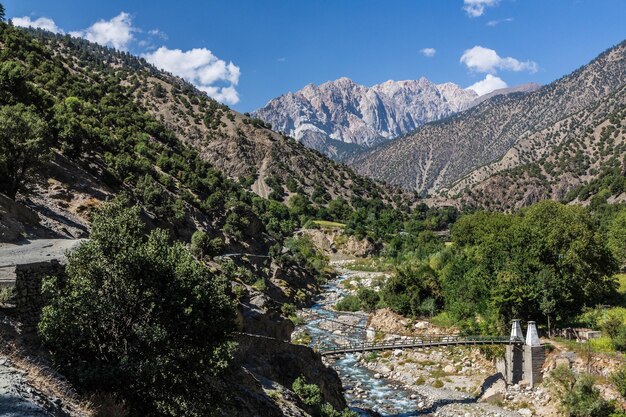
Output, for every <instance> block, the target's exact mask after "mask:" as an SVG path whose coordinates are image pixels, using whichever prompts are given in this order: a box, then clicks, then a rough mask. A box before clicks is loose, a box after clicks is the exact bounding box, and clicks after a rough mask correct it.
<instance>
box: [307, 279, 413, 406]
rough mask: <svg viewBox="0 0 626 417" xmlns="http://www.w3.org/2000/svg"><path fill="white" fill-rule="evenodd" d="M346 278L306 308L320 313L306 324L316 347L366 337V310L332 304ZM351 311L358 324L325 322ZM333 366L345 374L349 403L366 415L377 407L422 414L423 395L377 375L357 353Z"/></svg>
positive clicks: (344, 379) (338, 319)
mask: <svg viewBox="0 0 626 417" xmlns="http://www.w3.org/2000/svg"><path fill="white" fill-rule="evenodd" d="M343 279H345V277H339V278H338V279H336V280H334V281H332V282H330V283H329V284H328V285H326V286H325V287H324V290H325V291H324V293H323V294H322V295H321V296H320V297H319V299H318V301H317V302H316V303H315V304H314V305H313V306H312V307H311V308H310V309H305V310H303V313H304V315H305V316H307V313H309V314H311V313H314V314H315V315H317V318H314V319H312V320H309V319H307V323H306V324H305V325H304V326H302V328H304V329H305V330H306V331H307V332H308V333H309V334H310V335H311V346H312V347H320V346H329V345H330V346H332V345H337V344H341V343H347V342H348V341H362V340H365V338H366V330H365V326H366V324H367V315H366V314H353V313H349V314H346V313H341V312H337V311H335V310H333V308H332V307H333V305H334V304H335V303H336V302H337V301H338V300H339V299H341V297H342V296H344V295H345V293H344V291H343V290H342V289H341V288H339V286H338V284H340V283H341V281H342V280H343ZM347 315H349V316H350V317H349V318H350V322H351V324H354V325H356V326H358V327H348V326H341V325H339V324H338V323H332V322H325V320H327V319H330V320H336V321H341V322H345V319H346V316H347ZM314 317H315V316H314ZM333 329H335V330H336V329H341V334H337V332H335V333H333ZM331 366H332V367H333V369H335V370H336V371H337V373H338V374H339V376H340V377H341V380H342V383H343V386H344V388H345V390H346V392H345V393H344V395H345V397H346V400H347V402H348V405H349V406H350V408H351V409H353V410H354V411H357V412H359V413H360V414H361V415H362V416H369V415H370V414H368V413H367V412H365V411H364V410H365V409H370V410H374V411H376V412H378V413H380V414H382V415H383V416H386V417H392V416H394V417H400V416H416V415H419V412H418V411H417V409H418V405H417V404H418V403H419V402H420V399H419V398H418V399H415V400H411V399H410V396H411V395H412V394H413V395H414V393H412V392H410V391H408V390H406V389H404V388H403V387H401V386H399V385H396V384H393V383H392V382H390V381H387V380H384V379H376V378H374V375H375V374H374V372H372V371H370V370H369V369H367V368H366V367H364V366H362V365H360V364H359V363H358V361H357V356H356V355H355V354H349V355H343V356H341V357H339V358H337V360H335V361H333V362H332V364H331ZM357 387H358V388H360V390H362V391H361V392H360V393H359V392H357V390H356V388H357Z"/></svg>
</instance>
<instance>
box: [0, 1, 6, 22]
mask: <svg viewBox="0 0 626 417" xmlns="http://www.w3.org/2000/svg"><path fill="white" fill-rule="evenodd" d="M5 20H6V11H5V10H4V6H3V5H2V3H0V22H4V21H5Z"/></svg>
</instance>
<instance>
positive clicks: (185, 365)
mask: <svg viewBox="0 0 626 417" xmlns="http://www.w3.org/2000/svg"><path fill="white" fill-rule="evenodd" d="M139 213H140V209H139V207H128V206H127V205H126V204H125V201H124V200H123V199H117V200H115V201H114V202H112V203H108V204H105V205H104V206H103V207H102V208H101V209H100V210H99V211H98V212H96V213H95V215H94V218H93V223H92V232H91V237H90V240H89V242H86V243H84V244H83V245H82V246H81V247H79V248H78V249H77V250H76V251H75V252H74V253H72V254H71V255H70V256H69V259H68V266H67V280H66V282H65V283H63V285H61V281H59V280H58V278H54V277H53V278H49V279H46V280H45V282H44V285H43V288H44V291H45V292H46V293H47V294H48V296H49V297H50V300H51V301H50V305H48V306H46V307H44V309H43V311H42V318H41V322H40V323H39V334H40V336H41V338H42V340H43V342H44V344H45V346H46V347H47V348H49V349H50V351H51V354H52V358H53V361H54V364H55V365H56V366H57V367H58V368H59V369H60V370H61V371H62V372H63V373H64V375H65V376H66V377H68V378H69V379H70V380H72V381H73V382H74V383H76V384H77V385H78V386H79V387H81V389H83V390H84V391H87V392H90V391H98V392H103V393H113V394H116V395H117V396H119V397H120V398H121V399H122V400H124V401H125V403H126V404H127V406H128V408H129V410H130V411H131V415H158V416H180V415H186V416H198V417H199V416H206V415H209V414H211V413H212V412H214V410H215V409H216V407H218V406H219V404H220V403H221V401H222V399H220V398H217V395H216V394H215V392H216V391H215V390H214V389H212V380H211V378H210V377H208V376H211V375H212V376H215V375H218V374H219V373H220V372H222V371H223V370H225V369H226V367H227V365H228V363H229V361H230V358H231V351H232V348H233V343H232V342H231V341H229V334H230V332H231V331H232V330H233V329H234V327H235V326H234V307H233V304H232V301H231V300H230V299H229V297H228V296H227V294H226V280H225V279H224V278H223V277H220V276H216V275H214V274H213V273H212V272H210V271H209V270H208V269H207V268H206V267H204V266H203V265H201V264H200V263H198V262H197V261H196V260H195V259H194V257H193V256H192V255H191V253H190V252H189V250H188V249H187V248H186V247H185V245H183V244H180V243H175V244H171V243H170V241H169V236H168V235H167V233H166V232H165V231H164V230H160V229H157V230H154V231H152V232H151V233H150V234H148V235H146V234H145V225H144V224H143V222H142V221H141V220H140V217H139Z"/></svg>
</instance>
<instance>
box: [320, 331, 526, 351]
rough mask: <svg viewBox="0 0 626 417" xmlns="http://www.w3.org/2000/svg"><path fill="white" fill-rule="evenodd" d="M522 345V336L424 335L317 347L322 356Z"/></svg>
mask: <svg viewBox="0 0 626 417" xmlns="http://www.w3.org/2000/svg"><path fill="white" fill-rule="evenodd" d="M511 344H513V345H523V344H524V339H523V338H515V339H511V338H509V337H502V336H457V335H446V336H442V335H424V336H421V337H418V338H412V339H405V338H402V339H395V340H393V339H392V340H383V341H380V342H361V343H349V344H345V345H343V344H342V345H339V346H324V347H321V348H320V349H319V352H320V354H321V355H322V356H329V355H341V354H347V353H356V352H375V351H382V350H396V349H417V348H430V347H440V346H481V345H511Z"/></svg>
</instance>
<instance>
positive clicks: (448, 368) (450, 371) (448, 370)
mask: <svg viewBox="0 0 626 417" xmlns="http://www.w3.org/2000/svg"><path fill="white" fill-rule="evenodd" d="M443 371H444V372H445V373H447V374H453V373H454V372H455V371H456V368H455V367H454V366H452V365H446V366H444V368H443Z"/></svg>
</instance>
